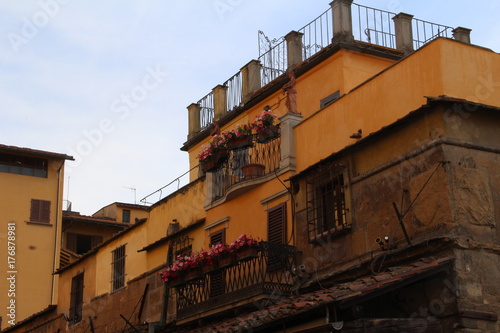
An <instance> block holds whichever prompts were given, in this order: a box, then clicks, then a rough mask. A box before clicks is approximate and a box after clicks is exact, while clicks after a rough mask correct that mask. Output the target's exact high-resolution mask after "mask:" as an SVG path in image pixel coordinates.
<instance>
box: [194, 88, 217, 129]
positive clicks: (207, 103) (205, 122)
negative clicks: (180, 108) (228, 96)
mask: <svg viewBox="0 0 500 333" xmlns="http://www.w3.org/2000/svg"><path fill="white" fill-rule="evenodd" d="M198 104H199V105H200V108H201V109H200V126H201V130H203V129H205V128H207V127H208V126H210V124H211V123H212V122H213V121H214V115H215V108H214V92H213V91H211V92H209V93H208V94H207V95H205V96H204V97H202V99H200V100H199V101H198Z"/></svg>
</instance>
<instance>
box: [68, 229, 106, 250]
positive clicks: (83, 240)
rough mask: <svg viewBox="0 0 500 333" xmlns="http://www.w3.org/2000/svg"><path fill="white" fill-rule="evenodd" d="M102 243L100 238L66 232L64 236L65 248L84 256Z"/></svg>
mask: <svg viewBox="0 0 500 333" xmlns="http://www.w3.org/2000/svg"><path fill="white" fill-rule="evenodd" d="M100 243H102V236H92V235H82V234H75V233H72V232H68V233H67V234H66V248H67V249H68V250H70V251H73V252H75V253H77V254H84V253H87V252H89V251H90V250H92V249H93V248H94V247H96V246H97V245H99V244H100Z"/></svg>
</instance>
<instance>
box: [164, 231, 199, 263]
mask: <svg viewBox="0 0 500 333" xmlns="http://www.w3.org/2000/svg"><path fill="white" fill-rule="evenodd" d="M192 240H193V239H192V238H189V237H188V236H181V237H177V238H175V239H174V240H172V242H170V246H169V247H168V255H167V265H171V264H172V263H173V262H174V261H175V259H176V258H177V257H183V256H188V255H190V254H191V253H192V252H193V246H192V245H191V241H192Z"/></svg>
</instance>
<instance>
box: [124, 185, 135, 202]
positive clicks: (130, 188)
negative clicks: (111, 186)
mask: <svg viewBox="0 0 500 333" xmlns="http://www.w3.org/2000/svg"><path fill="white" fill-rule="evenodd" d="M122 187H123V188H126V189H129V190H132V191H134V205H135V204H137V192H136V190H137V189H136V188H135V187H127V186H122Z"/></svg>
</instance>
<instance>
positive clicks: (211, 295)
mask: <svg viewBox="0 0 500 333" xmlns="http://www.w3.org/2000/svg"><path fill="white" fill-rule="evenodd" d="M254 250H255V251H254V252H253V253H242V254H241V256H240V257H234V258H233V259H232V261H225V262H222V261H221V262H219V263H218V264H216V265H214V266H211V267H205V268H203V270H200V271H198V272H197V274H196V275H194V276H193V277H192V278H190V279H189V280H186V279H185V280H184V281H183V282H181V283H178V284H177V285H176V286H175V289H176V294H175V297H176V303H177V319H178V320H180V319H185V318H188V317H191V316H194V315H198V314H202V313H206V312H208V311H212V310H216V309H218V308H221V307H224V306H225V305H228V304H235V303H236V302H240V301H245V300H248V299H250V298H253V297H255V296H259V295H265V294H273V293H275V294H276V293H278V294H279V295H288V294H290V293H291V292H292V289H293V283H294V280H293V276H292V274H291V273H292V269H293V267H294V265H295V253H296V251H295V247H294V246H290V245H284V244H273V243H268V242H262V245H261V247H260V248H259V249H254Z"/></svg>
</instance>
